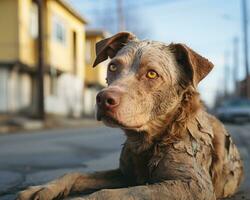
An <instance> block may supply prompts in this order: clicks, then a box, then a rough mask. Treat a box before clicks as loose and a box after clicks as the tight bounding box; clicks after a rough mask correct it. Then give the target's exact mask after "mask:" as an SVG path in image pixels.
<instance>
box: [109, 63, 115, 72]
mask: <svg viewBox="0 0 250 200" xmlns="http://www.w3.org/2000/svg"><path fill="white" fill-rule="evenodd" d="M108 70H109V71H111V72H115V71H116V70H117V66H116V65H115V64H110V65H109V66H108Z"/></svg>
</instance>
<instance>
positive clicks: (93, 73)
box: [84, 29, 109, 115]
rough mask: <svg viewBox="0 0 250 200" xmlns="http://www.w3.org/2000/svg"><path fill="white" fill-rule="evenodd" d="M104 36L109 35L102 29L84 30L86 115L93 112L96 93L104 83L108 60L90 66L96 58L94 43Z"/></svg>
mask: <svg viewBox="0 0 250 200" xmlns="http://www.w3.org/2000/svg"><path fill="white" fill-rule="evenodd" d="M106 37H109V34H108V33H107V32H105V31H103V30H98V29H87V30H86V54H85V56H86V57H85V60H86V68H85V75H86V77H85V90H84V110H85V114H88V115H92V114H93V113H94V107H95V96H96V93H97V92H98V91H99V90H100V89H102V88H103V87H105V85H106V73H107V63H108V61H105V62H102V63H100V64H99V65H97V66H96V67H95V68H93V67H92V66H93V63H94V61H95V58H96V53H95V45H96V43H97V42H99V41H100V40H102V39H104V38H106Z"/></svg>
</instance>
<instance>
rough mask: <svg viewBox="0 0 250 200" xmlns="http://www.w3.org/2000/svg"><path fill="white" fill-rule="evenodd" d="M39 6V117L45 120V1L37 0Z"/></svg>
mask: <svg viewBox="0 0 250 200" xmlns="http://www.w3.org/2000/svg"><path fill="white" fill-rule="evenodd" d="M36 2H37V6H38V68H37V117H38V118H39V119H41V120H44V118H45V112H44V77H43V75H44V46H43V8H44V0H36Z"/></svg>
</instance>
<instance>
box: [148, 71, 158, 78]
mask: <svg viewBox="0 0 250 200" xmlns="http://www.w3.org/2000/svg"><path fill="white" fill-rule="evenodd" d="M157 77H158V74H157V72H156V71H154V70H149V71H148V72H147V78H150V79H154V78H157Z"/></svg>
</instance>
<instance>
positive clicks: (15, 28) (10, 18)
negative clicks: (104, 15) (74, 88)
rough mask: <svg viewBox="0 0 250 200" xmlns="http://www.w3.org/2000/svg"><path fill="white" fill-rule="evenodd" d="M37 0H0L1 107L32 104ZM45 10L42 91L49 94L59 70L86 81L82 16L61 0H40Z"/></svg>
mask: <svg viewBox="0 0 250 200" xmlns="http://www.w3.org/2000/svg"><path fill="white" fill-rule="evenodd" d="M35 2H36V1H35V0H1V1H0V27H1V31H0V95H1V96H0V112H16V111H20V110H23V109H24V110H30V109H32V106H31V105H33V104H34V102H36V101H35V99H36V87H35V86H36V69H37V56H38V53H37V38H38V7H37V4H36V3H35ZM43 16H44V19H43V29H44V33H43V42H44V47H45V49H44V55H45V58H44V60H45V72H46V75H45V95H46V96H50V95H55V93H56V92H58V91H55V90H57V80H58V79H59V78H60V76H62V75H63V74H70V75H71V78H68V79H67V78H64V79H65V80H69V79H70V80H73V79H74V77H75V78H76V79H77V81H78V83H79V80H82V82H84V75H85V73H84V68H85V56H84V55H85V24H86V20H85V19H84V18H83V17H82V16H81V15H80V14H78V13H77V12H76V11H75V10H73V9H72V7H70V5H68V4H67V3H66V2H65V1H63V0H44V13H43ZM77 81H76V82H77ZM64 85H65V84H64ZM65 87H66V86H65ZM67 87H68V86H67ZM61 90H62V89H61ZM61 93H62V92H61ZM33 106H34V105H33ZM49 107H51V106H49ZM52 107H53V106H52Z"/></svg>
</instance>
